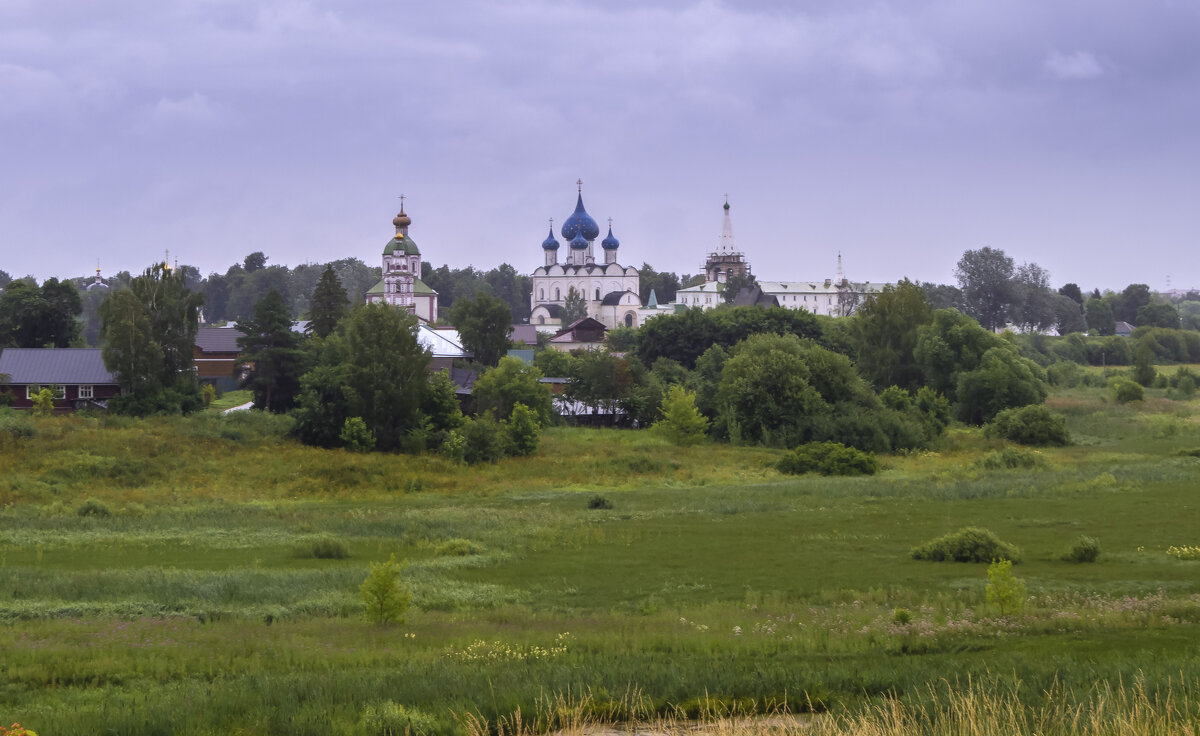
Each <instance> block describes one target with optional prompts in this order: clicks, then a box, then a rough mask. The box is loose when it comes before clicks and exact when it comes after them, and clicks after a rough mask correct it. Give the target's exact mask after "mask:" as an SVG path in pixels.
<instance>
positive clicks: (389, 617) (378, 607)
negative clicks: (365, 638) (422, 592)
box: [358, 554, 412, 626]
mask: <svg viewBox="0 0 1200 736" xmlns="http://www.w3.org/2000/svg"><path fill="white" fill-rule="evenodd" d="M407 565H408V562H407V561H405V562H404V563H399V562H396V555H394V554H393V555H392V556H390V557H389V558H388V560H387V562H372V563H371V567H370V571H369V572H368V573H367V578H366V580H363V582H362V585H361V586H359V588H358V593H359V596H360V597H361V598H362V602H363V605H364V607H365V608H366V617H367V621H370V622H371V623H373V624H378V625H380V626H386V625H387V624H390V623H404V618H405V615H406V614H407V613H408V608H409V606H411V605H412V591H411V590H410V589H409V587H408V585H406V584H402V583H401V581H400V573H401V572H403V570H404V568H405V567H406V566H407Z"/></svg>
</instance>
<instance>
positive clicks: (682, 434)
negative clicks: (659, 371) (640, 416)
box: [653, 385, 708, 445]
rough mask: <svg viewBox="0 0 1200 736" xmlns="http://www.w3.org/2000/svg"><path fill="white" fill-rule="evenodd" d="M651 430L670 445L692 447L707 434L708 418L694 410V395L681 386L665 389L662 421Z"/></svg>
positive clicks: (656, 423)
mask: <svg viewBox="0 0 1200 736" xmlns="http://www.w3.org/2000/svg"><path fill="white" fill-rule="evenodd" d="M653 429H654V430H655V431H657V432H659V433H661V434H662V435H663V436H664V437H666V438H667V440H668V441H670V442H671V443H672V444H675V445H694V444H696V443H698V442H703V441H704V437H705V433H707V432H708V418H707V417H705V416H704V415H703V414H701V413H700V411H699V410H698V409H697V408H696V394H695V392H693V391H688V390H687V389H685V388H684V387H682V386H679V385H675V386H671V387H670V388H668V389H667V395H666V398H664V399H663V402H662V419H660V420H658V421H657V422H655V423H654V426H653Z"/></svg>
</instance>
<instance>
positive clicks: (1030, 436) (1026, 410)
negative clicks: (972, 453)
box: [984, 404, 1071, 446]
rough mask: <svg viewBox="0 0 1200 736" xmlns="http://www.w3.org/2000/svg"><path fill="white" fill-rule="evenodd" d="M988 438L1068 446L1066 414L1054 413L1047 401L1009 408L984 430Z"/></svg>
mask: <svg viewBox="0 0 1200 736" xmlns="http://www.w3.org/2000/svg"><path fill="white" fill-rule="evenodd" d="M984 434H986V435H987V436H988V437H1000V438H1002V439H1006V440H1009V441H1011V442H1016V443H1018V444H1022V445H1056V446H1062V445H1068V444H1070V443H1071V435H1070V434H1069V433H1068V432H1067V420H1066V417H1061V416H1058V415H1057V414H1054V413H1052V412H1051V411H1050V410H1049V409H1047V408H1046V407H1045V405H1043V404H1030V405H1029V406H1022V407H1020V408H1017V409H1005V410H1004V411H1002V412H1000V413H999V414H997V415H996V417H995V418H994V419H993V420H992V421H991V422H990V423H988V425H987V427H986V428H985V429H984Z"/></svg>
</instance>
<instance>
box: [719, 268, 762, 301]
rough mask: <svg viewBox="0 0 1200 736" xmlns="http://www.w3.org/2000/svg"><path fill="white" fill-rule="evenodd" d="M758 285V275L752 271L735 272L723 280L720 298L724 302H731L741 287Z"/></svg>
mask: <svg viewBox="0 0 1200 736" xmlns="http://www.w3.org/2000/svg"><path fill="white" fill-rule="evenodd" d="M757 285H758V277H756V276H755V275H754V274H752V273H747V274H740V273H735V274H733V275H732V276H730V277H728V278H727V279H726V280H725V288H724V289H722V290H721V299H722V301H724V302H725V303H726V304H733V300H734V299H737V295H738V293H740V292H741V290H742V289H745V288H747V287H750V286H757Z"/></svg>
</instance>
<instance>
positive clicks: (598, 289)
mask: <svg viewBox="0 0 1200 736" xmlns="http://www.w3.org/2000/svg"><path fill="white" fill-rule="evenodd" d="M596 301H600V287H598V286H597V287H596Z"/></svg>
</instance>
